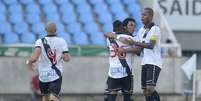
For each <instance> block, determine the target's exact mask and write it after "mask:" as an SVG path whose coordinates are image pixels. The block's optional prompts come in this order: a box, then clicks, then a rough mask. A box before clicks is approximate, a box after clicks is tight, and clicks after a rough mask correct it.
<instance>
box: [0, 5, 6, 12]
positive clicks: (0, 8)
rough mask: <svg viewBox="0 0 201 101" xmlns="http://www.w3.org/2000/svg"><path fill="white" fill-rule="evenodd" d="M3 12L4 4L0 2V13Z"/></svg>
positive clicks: (4, 10)
mask: <svg viewBox="0 0 201 101" xmlns="http://www.w3.org/2000/svg"><path fill="white" fill-rule="evenodd" d="M5 13H6V7H5V5H4V4H2V3H1V2H0V14H5Z"/></svg>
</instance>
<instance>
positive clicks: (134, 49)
mask: <svg viewBox="0 0 201 101" xmlns="http://www.w3.org/2000/svg"><path fill="white" fill-rule="evenodd" d="M141 50H142V48H140V47H133V48H126V49H124V48H118V52H120V53H133V54H138V53H140V52H141Z"/></svg>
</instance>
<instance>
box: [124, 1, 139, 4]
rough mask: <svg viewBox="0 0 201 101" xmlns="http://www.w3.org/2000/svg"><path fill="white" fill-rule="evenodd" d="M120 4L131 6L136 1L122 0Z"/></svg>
mask: <svg viewBox="0 0 201 101" xmlns="http://www.w3.org/2000/svg"><path fill="white" fill-rule="evenodd" d="M122 2H123V3H124V4H126V5H128V4H133V3H136V2H138V0H122Z"/></svg>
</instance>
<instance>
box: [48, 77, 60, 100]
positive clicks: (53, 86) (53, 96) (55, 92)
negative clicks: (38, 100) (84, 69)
mask: <svg viewBox="0 0 201 101" xmlns="http://www.w3.org/2000/svg"><path fill="white" fill-rule="evenodd" d="M61 84H62V78H61V77H60V78H59V79H57V80H55V81H53V82H51V83H50V85H49V89H50V101H59V94H60V91H61Z"/></svg>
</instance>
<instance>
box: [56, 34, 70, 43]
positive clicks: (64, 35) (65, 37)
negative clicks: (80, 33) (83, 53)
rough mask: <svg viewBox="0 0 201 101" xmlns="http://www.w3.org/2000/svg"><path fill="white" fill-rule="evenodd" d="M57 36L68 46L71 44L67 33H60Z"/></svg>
mask: <svg viewBox="0 0 201 101" xmlns="http://www.w3.org/2000/svg"><path fill="white" fill-rule="evenodd" d="M58 36H59V37H62V38H64V40H65V41H66V42H67V43H68V45H71V44H72V41H71V36H70V34H69V33H67V32H60V33H58Z"/></svg>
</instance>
